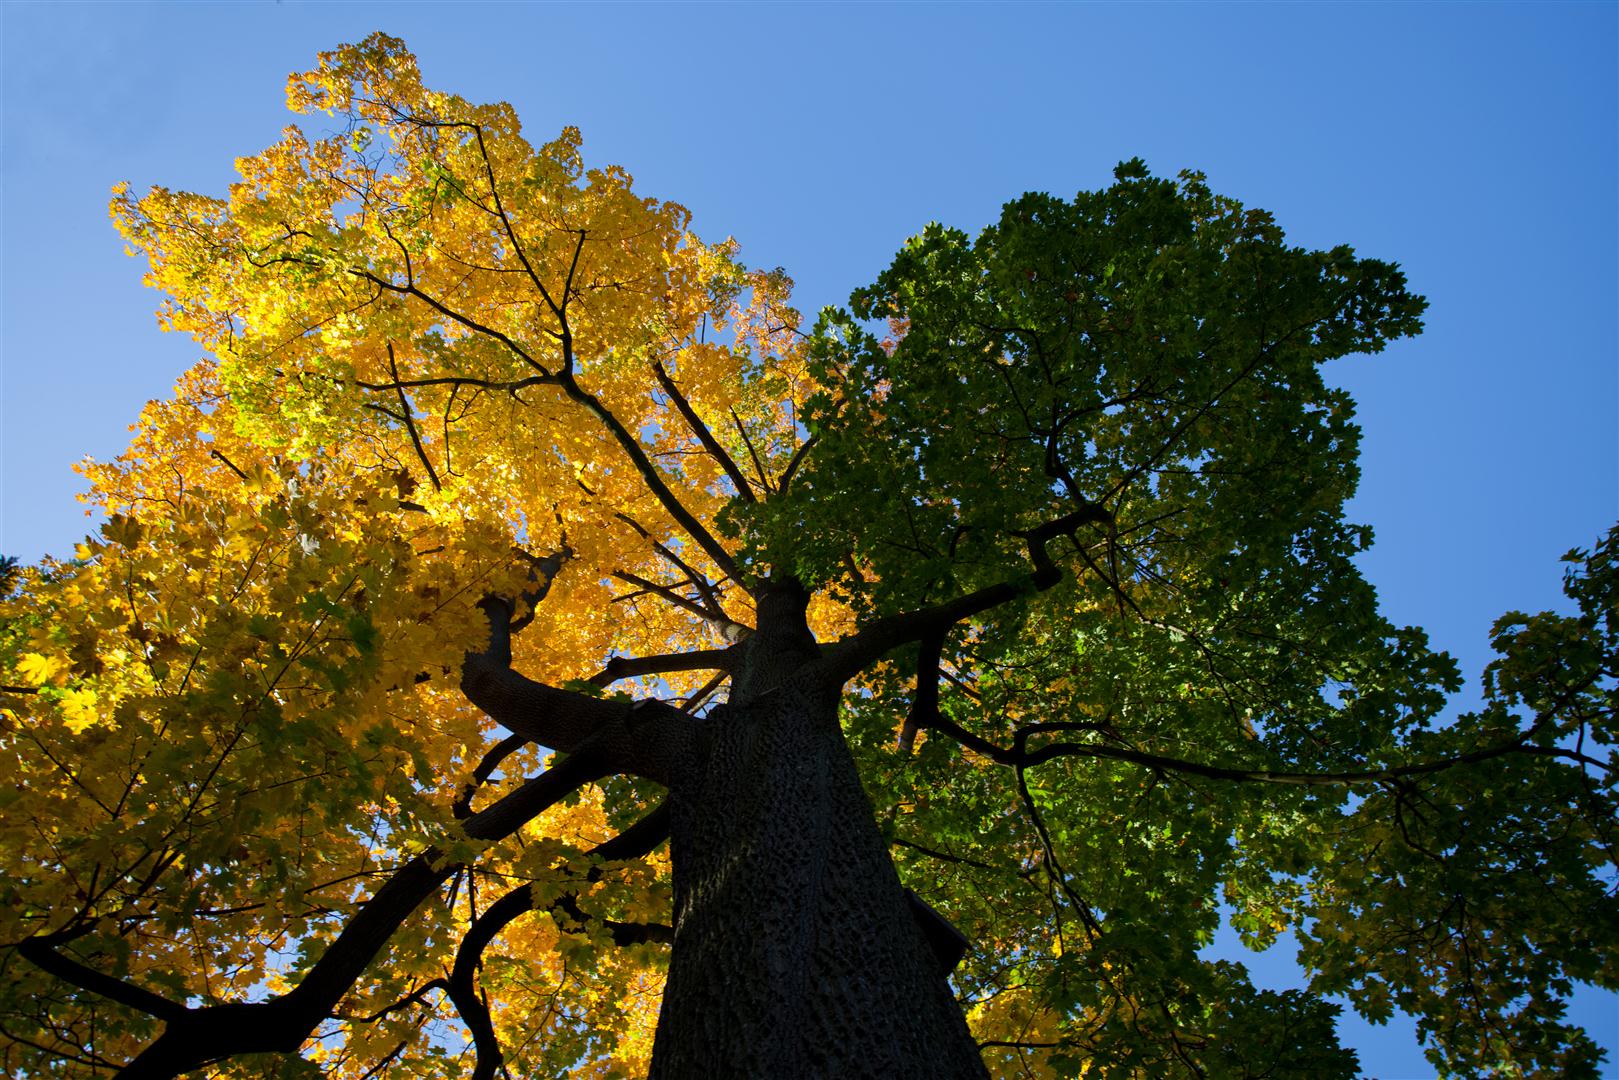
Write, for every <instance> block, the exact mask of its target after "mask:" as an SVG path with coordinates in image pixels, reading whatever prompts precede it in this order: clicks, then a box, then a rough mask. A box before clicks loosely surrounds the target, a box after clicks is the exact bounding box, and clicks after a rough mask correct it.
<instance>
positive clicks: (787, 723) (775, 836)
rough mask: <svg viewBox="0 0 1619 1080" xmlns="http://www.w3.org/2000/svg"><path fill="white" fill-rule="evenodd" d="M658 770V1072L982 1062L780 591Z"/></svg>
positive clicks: (932, 1073) (809, 643)
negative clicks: (663, 964) (664, 787)
mask: <svg viewBox="0 0 1619 1080" xmlns="http://www.w3.org/2000/svg"><path fill="white" fill-rule="evenodd" d="M772 606H773V605H772V604H770V603H768V602H764V603H761V605H760V627H759V632H758V633H757V634H756V635H755V637H754V638H753V639H751V640H750V641H749V643H748V645H749V651H750V653H751V654H752V655H750V656H748V657H747V660H746V662H745V666H744V670H743V671H742V672H740V673H739V675H738V678H737V680H736V686H737V692H736V693H735V696H736V697H737V698H738V699H740V700H737V701H733V703H732V704H728V705H724V706H720V707H718V708H716V709H715V710H714V711H713V712H711V713H710V715H709V717H708V720H707V722H706V723H705V724H703V725H702V727H701V730H700V734H699V735H698V737H697V738H696V739H694V740H693V741H692V743H691V744H690V747H689V749H688V751H687V752H686V753H685V754H683V755H682V756H681V759H680V760H679V761H678V762H676V763H675V767H674V772H673V775H672V776H671V777H670V781H671V782H670V794H669V804H670V809H671V832H670V856H671V860H672V862H673V867H674V886H675V933H674V947H673V950H672V952H671V957H670V963H669V980H668V985H667V987H666V989H665V991H664V998H663V1008H662V1012H661V1014H660V1015H659V1019H658V1032H657V1038H656V1042H655V1045H654V1049H653V1055H652V1068H651V1077H652V1078H653V1080H686V1078H688V1077H690V1078H702V1080H712V1078H715V1077H771V1078H783V1080H796V1078H800V1077H803V1078H808V1077H823V1076H824V1077H853V1076H871V1077H884V1078H905V1077H926V1078H939V1077H983V1076H986V1075H987V1073H986V1072H985V1069H984V1066H983V1063H982V1061H981V1060H980V1058H979V1054H978V1048H977V1045H976V1044H975V1043H974V1041H973V1039H972V1036H971V1035H970V1033H969V1032H968V1030H967V1025H966V1021H965V1019H964V1018H963V1016H962V1014H961V1010H960V1007H959V1006H958V1005H957V1003H956V1001H955V998H954V996H953V994H952V993H951V990H950V987H949V985H948V983H947V982H946V978H945V975H944V974H942V968H943V965H941V964H940V963H939V960H938V955H937V953H936V952H935V950H934V947H933V946H931V945H930V944H929V941H928V937H927V934H926V933H925V931H924V929H923V927H922V926H921V925H920V924H919V922H918V917H917V915H916V914H915V908H914V906H913V904H912V903H911V902H909V901H908V900H907V896H906V893H905V890H904V889H903V888H902V887H901V885H900V882H899V877H898V875H897V874H896V872H895V870H894V866H893V863H892V861H891V860H890V858H889V855H888V848H887V845H886V844H884V843H883V841H882V837H881V834H880V833H879V831H878V829H877V825H876V820H875V816H874V814H873V812H872V808H871V803H870V801H869V800H868V799H867V798H866V794H865V792H864V790H863V789H862V788H861V785H860V778H859V775H858V774H857V772H856V770H855V765H854V760H853V758H852V757H851V756H850V753H849V750H848V747H847V745H846V744H845V743H844V740H843V734H842V730H841V728H840V726H839V723H838V698H839V694H840V692H841V687H840V685H839V682H840V680H838V679H836V678H834V677H829V676H828V674H827V673H826V670H825V666H824V665H821V664H817V663H816V662H815V661H814V659H813V657H814V656H815V654H816V649H815V646H814V642H813V639H809V638H808V632H807V630H803V629H802V626H803V623H802V605H798V610H797V627H796V628H795V627H794V626H793V625H792V623H793V621H794V620H793V618H792V614H793V613H792V611H791V608H792V606H793V605H792V603H791V602H790V600H789V602H788V603H787V604H786V607H787V609H788V610H787V611H786V613H785V614H784V615H783V617H782V619H781V621H782V622H785V623H786V626H785V627H784V628H783V627H779V626H774V625H771V624H772V623H773V622H776V621H777V619H776V618H774V617H773V614H774V613H772V611H771V610H770V609H771V607H772Z"/></svg>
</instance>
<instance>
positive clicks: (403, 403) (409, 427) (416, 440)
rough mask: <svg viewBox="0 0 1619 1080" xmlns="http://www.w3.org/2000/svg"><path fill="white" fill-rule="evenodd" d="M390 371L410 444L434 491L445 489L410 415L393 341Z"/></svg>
mask: <svg viewBox="0 0 1619 1080" xmlns="http://www.w3.org/2000/svg"><path fill="white" fill-rule="evenodd" d="M388 373H389V374H390V375H392V376H393V377H394V390H395V391H396V392H398V394H399V411H400V413H401V414H402V415H401V419H402V420H404V422H405V430H406V431H408V432H410V444H411V445H412V446H414V447H415V448H416V456H417V457H418V458H420V459H421V463H422V468H424V469H426V470H427V479H428V480H430V481H431V482H432V484H433V490H434V491H443V490H444V485H443V484H441V483H440V482H439V478H438V470H437V469H434V468H433V463H432V462H431V461H429V460H428V458H427V448H426V447H424V446H423V445H422V437H421V435H420V434H419V433H418V432H417V430H416V421H415V420H414V419H413V418H412V417H411V415H410V399H409V398H408V397H406V396H405V388H404V387H403V386H401V385H399V363H398V361H396V360H395V359H394V346H393V342H391V341H390V342H388Z"/></svg>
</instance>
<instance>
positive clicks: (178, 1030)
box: [87, 746, 607, 1080]
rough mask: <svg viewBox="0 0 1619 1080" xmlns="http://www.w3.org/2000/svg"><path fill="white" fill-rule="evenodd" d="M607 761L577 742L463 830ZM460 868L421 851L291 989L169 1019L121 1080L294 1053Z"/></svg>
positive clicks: (513, 822)
mask: <svg viewBox="0 0 1619 1080" xmlns="http://www.w3.org/2000/svg"><path fill="white" fill-rule="evenodd" d="M605 758H606V755H604V754H602V753H601V752H600V749H599V748H598V747H594V746H591V747H585V748H582V749H581V750H580V751H579V752H578V753H575V754H573V755H572V756H570V757H568V758H565V759H563V760H562V761H560V762H558V763H557V764H556V765H554V766H553V767H552V768H550V769H548V770H546V771H545V772H544V773H541V774H540V775H539V776H536V777H534V778H533V779H531V780H529V781H528V782H527V783H525V784H524V785H523V786H522V787H520V788H518V789H517V790H516V791H514V792H512V793H511V794H510V795H507V796H506V797H505V798H503V799H501V800H499V801H498V802H496V803H495V804H494V805H493V806H491V807H489V808H488V809H487V810H484V811H482V812H481V813H478V814H475V815H473V816H472V817H470V818H468V819H467V820H466V822H465V823H464V824H463V825H462V832H463V833H464V834H465V835H466V836H467V837H468V838H470V839H474V840H488V841H495V840H501V839H504V838H506V837H508V836H510V835H511V834H512V833H514V832H516V831H517V830H518V829H519V828H521V827H522V826H523V825H524V824H525V823H526V822H528V821H530V820H532V819H533V818H534V817H536V816H538V815H539V814H540V813H541V812H543V811H544V810H546V809H547V808H548V807H550V806H552V805H554V804H556V803H557V802H558V801H560V800H561V799H562V798H564V797H565V796H567V795H568V794H569V793H570V792H572V791H574V790H576V789H578V788H579V787H580V786H581V785H583V784H586V783H590V782H591V781H593V780H599V779H601V778H602V777H603V776H605V775H606V774H607V769H606V767H605V764H604V762H605ZM457 869H459V867H458V866H457V865H455V864H453V863H451V862H450V861H449V860H448V859H446V858H445V857H444V856H443V855H441V854H440V853H439V852H438V851H436V850H433V849H429V850H428V851H426V852H424V853H423V854H421V855H418V856H417V857H416V858H414V859H412V860H411V861H410V862H408V863H406V864H405V865H404V866H403V867H401V868H400V869H399V870H398V871H396V872H395V873H394V875H393V876H392V877H390V878H389V879H388V880H387V881H386V882H385V883H384V884H383V885H382V887H381V888H380V889H378V890H377V892H376V893H375V894H374V895H373V896H372V897H371V899H370V900H368V901H366V903H365V904H364V905H363V906H362V907H361V908H360V910H359V911H358V912H356V913H355V915H354V917H353V918H352V919H350V920H349V922H348V925H346V926H345V927H344V928H343V930H342V931H341V932H340V933H339V934H338V935H337V937H336V939H334V940H333V941H332V943H331V944H330V945H328V946H327V947H326V951H325V952H324V953H322V954H321V958H320V959H319V960H318V961H316V963H315V965H314V967H312V968H311V969H310V970H309V972H308V974H306V975H305V976H304V977H303V979H302V980H300V982H299V983H298V985H297V986H296V987H294V988H293V989H292V990H291V991H289V992H288V993H286V994H283V995H281V996H280V997H277V998H273V999H271V1000H269V1001H264V1002H255V1003H245V1002H230V1003H227V1004H223V1005H211V1006H206V1007H203V1008H196V1009H191V1008H188V1009H185V1010H184V1011H183V1013H180V1014H178V1015H174V1014H170V1015H167V1016H165V1017H164V1019H166V1020H167V1021H168V1022H167V1024H166V1025H165V1027H164V1030H163V1034H162V1035H160V1036H159V1037H158V1038H157V1040H156V1041H154V1042H153V1043H152V1044H151V1045H150V1046H148V1047H147V1048H146V1049H145V1050H143V1051H142V1052H141V1053H140V1054H139V1055H138V1056H137V1057H136V1058H135V1059H134V1060H133V1061H131V1062H130V1063H129V1064H128V1065H126V1066H125V1067H124V1068H123V1070H122V1071H120V1072H119V1074H118V1075H119V1076H120V1077H122V1078H124V1080H137V1078H148V1077H150V1078H162V1080H168V1078H171V1077H175V1076H179V1075H180V1074H181V1073H184V1072H188V1071H190V1070H192V1069H195V1068H199V1067H200V1066H202V1065H206V1064H208V1063H209V1062H212V1061H218V1060H221V1059H223V1058H227V1057H233V1056H235V1055H238V1054H248V1053H274V1052H281V1053H292V1052H294V1051H296V1050H297V1049H298V1047H299V1046H300V1045H302V1043H303V1042H304V1040H305V1039H307V1038H308V1037H309V1035H310V1034H311V1033H312V1032H313V1031H314V1030H315V1028H316V1026H318V1025H319V1024H320V1022H321V1021H322V1020H324V1019H326V1018H327V1017H328V1016H330V1015H331V1014H332V1011H333V1009H334V1008H335V1007H336V1005H337V1003H338V1002H339V1001H340V1000H341V999H342V997H343V995H344V994H346V993H348V991H349V989H350V988H351V987H352V986H353V985H354V982H355V980H356V979H358V978H359V977H360V975H361V974H362V973H363V972H364V971H365V969H366V967H367V966H368V965H369V964H370V963H371V961H372V960H373V959H374V958H375V957H376V955H377V954H378V953H379V952H380V951H382V949H383V948H384V947H385V946H386V945H387V943H388V941H389V939H390V938H392V937H393V934H394V932H395V931H397V930H398V929H399V927H400V926H401V925H402V924H403V923H404V921H405V920H406V919H407V918H409V917H410V915H411V913H412V912H414V911H415V910H416V908H417V907H418V906H420V905H421V903H422V902H423V901H424V900H426V899H427V898H428V897H429V896H431V895H433V893H434V892H435V891H436V890H437V889H438V888H439V886H440V885H442V884H443V883H444V882H445V881H446V880H448V879H449V877H450V876H451V875H452V874H453V873H454V872H455V871H456V870H457ZM87 989H91V988H89V987H87ZM126 1003H127V1002H126Z"/></svg>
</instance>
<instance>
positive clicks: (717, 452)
mask: <svg viewBox="0 0 1619 1080" xmlns="http://www.w3.org/2000/svg"><path fill="white" fill-rule="evenodd" d="M652 372H653V374H654V375H656V376H657V377H658V385H659V386H661V387H663V392H664V393H665V394H668V395H669V400H670V401H672V402H674V403H675V408H676V409H677V410H679V412H680V415H681V416H682V417H684V418H685V421H686V426H687V427H689V428H690V429H691V432H692V434H693V435H696V436H697V441H698V442H700V443H702V444H703V449H705V450H707V451H708V455H709V457H711V458H713V459H714V460H715V461H716V462H718V463H719V467H720V468H721V469H724V470H725V475H726V476H728V477H730V479H731V485H732V486H733V487H735V488H736V493H737V497H738V498H740V499H742V500H744V501H746V502H756V501H757V500H756V499H755V498H754V495H753V487H752V485H750V484H749V483H748V478H747V477H745V476H743V475H742V470H741V468H739V467H738V466H737V463H736V461H735V459H733V458H732V457H731V455H730V454H728V453H726V452H725V448H724V447H723V446H721V445H720V443H719V440H718V439H716V438H714V433H713V432H712V431H710V430H709V429H708V425H707V424H705V423H703V418H702V417H700V416H698V415H697V410H696V409H694V408H692V407H691V402H689V401H687V400H686V395H684V394H682V393H681V392H680V387H678V386H676V385H675V381H674V380H673V379H671V378H670V377H669V372H668V370H667V369H665V368H664V366H663V361H661V360H656V361H654V362H653V364H652Z"/></svg>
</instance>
